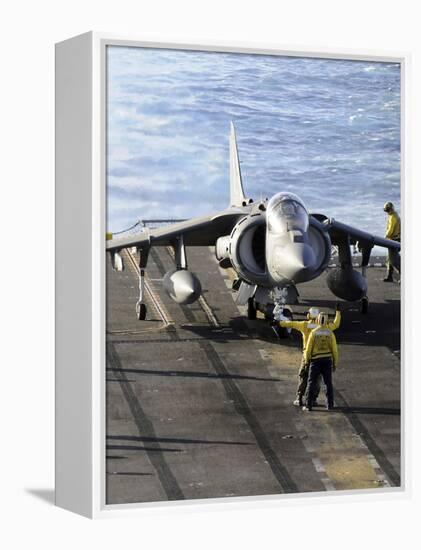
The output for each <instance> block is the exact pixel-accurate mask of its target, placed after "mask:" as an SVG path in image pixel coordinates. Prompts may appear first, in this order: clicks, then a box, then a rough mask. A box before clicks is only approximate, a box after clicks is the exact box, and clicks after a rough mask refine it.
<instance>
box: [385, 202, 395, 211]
mask: <svg viewBox="0 0 421 550" xmlns="http://www.w3.org/2000/svg"><path fill="white" fill-rule="evenodd" d="M383 210H384V211H385V212H392V210H393V202H387V203H386V204H385V205H384V206H383Z"/></svg>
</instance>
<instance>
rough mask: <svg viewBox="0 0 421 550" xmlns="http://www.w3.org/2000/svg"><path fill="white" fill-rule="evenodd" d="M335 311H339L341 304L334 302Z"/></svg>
mask: <svg viewBox="0 0 421 550" xmlns="http://www.w3.org/2000/svg"><path fill="white" fill-rule="evenodd" d="M336 311H341V302H336Z"/></svg>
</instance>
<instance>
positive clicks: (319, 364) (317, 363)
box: [306, 357, 333, 409]
mask: <svg viewBox="0 0 421 550" xmlns="http://www.w3.org/2000/svg"><path fill="white" fill-rule="evenodd" d="M320 375H321V376H322V377H323V382H324V384H325V386H326V397H327V405H328V407H333V384H332V359H331V357H322V358H321V359H313V360H312V361H311V362H310V367H309V371H308V382H307V394H306V406H307V407H308V408H310V409H311V407H312V404H313V401H314V398H315V395H316V387H317V380H318V378H319V376H320Z"/></svg>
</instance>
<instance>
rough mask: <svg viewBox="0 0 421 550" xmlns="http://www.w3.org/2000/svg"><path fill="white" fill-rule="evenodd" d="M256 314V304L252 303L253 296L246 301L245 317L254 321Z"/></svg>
mask: <svg viewBox="0 0 421 550" xmlns="http://www.w3.org/2000/svg"><path fill="white" fill-rule="evenodd" d="M256 316H257V310H256V306H255V304H254V298H249V299H248V301H247V319H249V320H250V321H254V320H255V319H256Z"/></svg>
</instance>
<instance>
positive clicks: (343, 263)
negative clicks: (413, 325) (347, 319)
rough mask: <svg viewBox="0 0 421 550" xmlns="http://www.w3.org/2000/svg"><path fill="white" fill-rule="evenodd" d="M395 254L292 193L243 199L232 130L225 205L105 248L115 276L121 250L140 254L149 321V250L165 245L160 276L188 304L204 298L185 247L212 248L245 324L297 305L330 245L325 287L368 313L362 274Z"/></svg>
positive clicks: (142, 312) (390, 244)
mask: <svg viewBox="0 0 421 550" xmlns="http://www.w3.org/2000/svg"><path fill="white" fill-rule="evenodd" d="M357 243H358V247H359V249H360V250H361V253H362V263H361V266H362V272H361V273H360V272H359V271H356V270H355V269H354V268H353V264H352V255H351V245H355V244H357ZM375 245H376V246H381V247H385V248H395V249H398V250H400V243H398V242H395V241H391V240H389V239H384V238H381V237H377V236H375V235H372V234H370V233H367V232H365V231H362V230H360V229H356V228H354V227H350V226H349V225H345V224H343V223H341V222H338V221H336V220H334V219H333V218H328V217H327V216H325V215H323V214H317V213H309V212H308V210H307V208H306V206H305V205H304V203H303V201H302V200H301V199H300V198H299V197H298V196H297V195H295V194H293V193H289V192H280V193H277V194H276V195H274V196H273V197H272V198H271V199H266V200H262V201H259V202H254V201H253V199H250V198H246V196H245V194H244V190H243V184H242V179H241V169H240V162H239V158H238V150H237V140H236V135H235V128H234V125H233V123H231V134H230V206H229V207H228V208H227V209H226V210H223V211H222V212H218V213H215V214H211V215H209V216H203V217H197V218H191V219H189V220H187V221H182V222H177V223H174V224H172V225H169V226H166V227H161V228H157V229H150V230H149V229H145V230H143V231H140V232H139V233H137V234H135V235H131V236H129V237H120V238H113V239H110V240H108V241H107V251H108V252H110V254H111V259H112V265H113V267H114V269H117V270H122V269H124V266H123V261H122V258H121V256H120V255H119V251H120V250H122V249H124V248H132V247H136V248H137V250H138V251H139V253H140V260H139V268H140V282H139V289H140V295H139V300H138V302H137V304H136V313H137V316H138V319H139V320H143V319H145V318H146V304H145V302H144V276H145V270H146V269H147V264H148V255H149V251H150V249H151V248H152V247H153V246H170V247H172V248H173V250H174V257H175V266H174V269H172V270H170V271H169V272H168V273H166V274H165V276H164V279H163V286H164V289H165V291H166V292H167V294H168V295H169V296H170V298H172V299H173V300H174V301H175V302H177V303H179V304H191V303H193V302H194V301H196V300H197V299H198V298H199V296H200V294H201V285H200V281H199V279H198V278H197V276H196V275H195V274H194V273H192V272H190V271H189V270H188V264H187V255H186V247H189V246H214V247H215V254H216V258H217V260H218V262H219V265H220V266H221V268H225V269H228V268H232V269H234V270H235V272H236V274H237V279H236V280H234V282H233V290H235V291H236V301H237V303H238V304H239V305H246V304H247V306H248V318H249V319H255V318H256V312H257V311H261V312H262V313H264V315H265V317H266V319H268V320H273V319H274V318H277V316H278V314H279V313H280V312H282V314H284V315H285V312H287V311H288V309H287V307H286V306H288V304H294V303H297V298H298V291H297V288H296V285H297V284H301V283H305V282H307V281H311V280H312V279H315V278H316V277H318V276H319V275H320V274H321V273H323V271H324V270H325V269H326V268H327V266H328V264H329V260H330V257H331V250H332V246H336V247H337V249H338V255H339V267H338V268H335V269H330V270H329V273H328V276H327V285H328V287H329V289H330V290H331V292H332V293H333V294H334V295H335V296H337V297H338V298H341V299H342V300H347V301H352V302H354V301H360V304H361V311H362V313H366V312H367V310H368V297H367V282H366V279H365V269H366V267H367V265H368V262H369V259H370V254H371V250H372V248H373V246H375Z"/></svg>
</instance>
